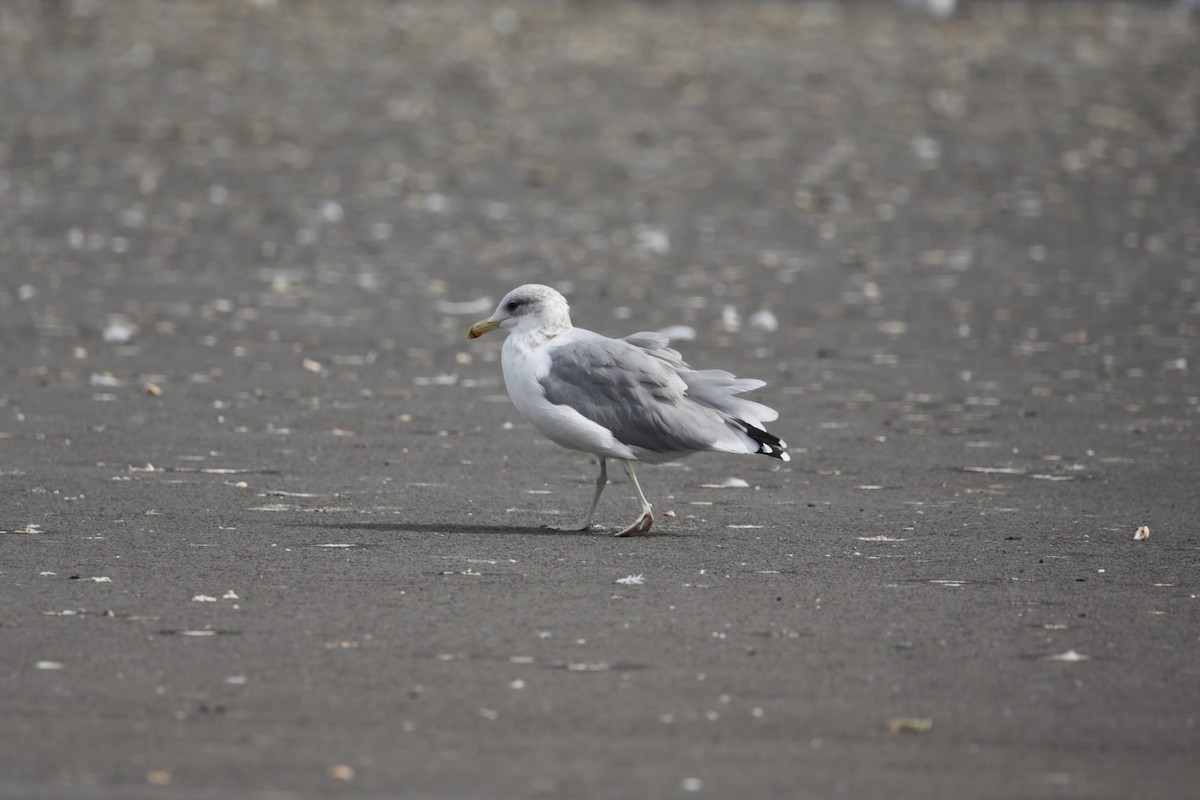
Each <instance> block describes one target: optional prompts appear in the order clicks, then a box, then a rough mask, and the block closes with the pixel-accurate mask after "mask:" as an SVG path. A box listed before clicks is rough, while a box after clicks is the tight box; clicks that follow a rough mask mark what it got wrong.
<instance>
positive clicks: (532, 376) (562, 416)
mask: <svg viewBox="0 0 1200 800" xmlns="http://www.w3.org/2000/svg"><path fill="white" fill-rule="evenodd" d="M568 335H569V334H568ZM501 365H502V366H503V368H504V385H505V387H507V389H508V396H509V397H510V398H512V402H513V405H514V406H516V408H517V411H519V412H520V414H521V416H522V417H524V418H525V419H526V420H528V421H529V423H530V424H531V425H533V427H535V428H537V429H538V431H539V432H540V433H541V434H542V435H543V436H545V437H546V438H547V439H549V440H550V441H552V442H554V443H555V444H557V445H560V446H562V447H566V448H568V449H571V450H582V451H583V452H585V453H595V454H596V455H599V456H604V457H607V458H626V459H635V458H636V456H635V455H634V453H633V451H632V450H630V449H629V447H627V446H626V445H624V444H622V443H620V442H618V441H616V440H615V439H614V438H613V435H612V433H611V432H610V431H609V430H608V429H607V428H604V427H602V426H600V425H597V424H596V423H594V422H592V421H591V420H589V419H587V418H586V417H584V416H583V415H582V414H580V413H579V412H578V411H576V410H575V409H573V408H570V407H568V406H556V405H554V404H553V403H551V402H549V401H548V400H547V399H546V396H545V393H544V392H543V391H542V386H541V384H540V383H539V381H540V380H541V379H542V378H544V377H546V375H548V374H549V372H550V358H549V355H548V354H547V352H546V348H545V346H543V345H532V346H531V343H530V340H529V339H528V338H527V337H525V336H522V335H521V334H520V333H516V332H514V333H510V334H509V336H508V338H507V339H505V340H504V348H503V350H501Z"/></svg>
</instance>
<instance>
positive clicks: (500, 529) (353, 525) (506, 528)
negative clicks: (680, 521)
mask: <svg viewBox="0 0 1200 800" xmlns="http://www.w3.org/2000/svg"><path fill="white" fill-rule="evenodd" d="M297 527H304V528H321V529H322V530H331V531H333V530H337V531H374V532H377V533H443V534H444V533H461V534H467V535H478V536H505V535H513V534H516V535H523V536H571V537H576V536H600V537H608V538H615V537H613V534H614V533H615V531H616V529H615V528H612V529H610V528H592V529H591V530H586V531H556V530H554V529H553V528H548V527H543V526H537V527H529V526H525V527H520V526H513V525H480V524H476V525H461V524H456V523H438V524H434V523H429V522H302V523H299V524H298V526H297ZM682 536H684V534H682V533H676V532H667V531H661V530H652V531H650V532H648V533H644V534H640V535H639V536H635V537H629V538H636V539H644V538H654V537H661V538H679V537H682Z"/></svg>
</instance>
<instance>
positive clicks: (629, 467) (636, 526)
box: [613, 459, 654, 536]
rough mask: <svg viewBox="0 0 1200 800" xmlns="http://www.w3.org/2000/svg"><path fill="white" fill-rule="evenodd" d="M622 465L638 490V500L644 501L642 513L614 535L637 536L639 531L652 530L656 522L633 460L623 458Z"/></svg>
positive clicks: (635, 489) (634, 488)
mask: <svg viewBox="0 0 1200 800" xmlns="http://www.w3.org/2000/svg"><path fill="white" fill-rule="evenodd" d="M621 466H622V467H624V468H625V474H626V475H628V476H629V482H630V483H632V484H633V490H634V491H635V492H637V496H638V500H640V501H641V503H642V515H641V516H640V517H638V519H637V521H636V522H634V523H633V524H632V525H630V526H629V527H628V528H626V529H625V530H623V531H621V532H620V533H616V534H613V535H614V536H637V535H638V534H639V533H645V532H646V531H648V530H650V526H651V525H653V524H654V515H653V514H651V513H650V510H651V509H650V504H649V503H647V502H646V495H644V494H642V487H641V486H640V485H638V479H637V474H636V473H634V471H633V462H632V461H626V460H624V459H622V460H621Z"/></svg>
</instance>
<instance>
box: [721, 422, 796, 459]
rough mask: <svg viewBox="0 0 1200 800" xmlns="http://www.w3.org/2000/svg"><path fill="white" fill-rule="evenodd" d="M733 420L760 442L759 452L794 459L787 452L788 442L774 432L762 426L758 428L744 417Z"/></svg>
mask: <svg viewBox="0 0 1200 800" xmlns="http://www.w3.org/2000/svg"><path fill="white" fill-rule="evenodd" d="M733 422H734V423H735V424H736V425H737V426H738V428H739V429H740V430H741V431H742V433H744V434H746V435H747V436H749V437H750V438H751V439H753V440H754V441H755V442H756V443H757V444H758V452H759V453H761V454H763V455H764V456H770V457H771V458H778V459H779V460H780V461H791V460H792V457H791V456H790V455H788V452H787V442H785V441H784V440H783V439H780V438H779V437H778V436H775V435H774V434H771V433H767V432H766V431H764V430H763V429H762V428H756V427H755V426H753V425H751V424H750V423H749V422H746V420H744V419H734V420H733Z"/></svg>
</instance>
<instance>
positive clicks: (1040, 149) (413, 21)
mask: <svg viewBox="0 0 1200 800" xmlns="http://www.w3.org/2000/svg"><path fill="white" fill-rule="evenodd" d="M1197 30H1198V27H1197V20H1196V19H1195V17H1194V14H1193V10H1192V8H1191V4H1189V3H1186V2H1185V3H1067V2H995V3H993V2H960V3H953V2H916V1H915V0H914V1H913V2H900V3H890V2H878V3H836V2H811V3H770V2H755V3H744V4H743V3H737V4H733V3H676V2H670V3H655V2H644V3H636V2H616V3H597V2H519V3H490V2H436V3H433V2H431V3H420V2H416V3H403V2H401V3H396V2H378V1H377V2H359V3H354V4H342V3H324V2H304V1H302V0H296V1H295V2H287V1H286V0H256V1H253V2H251V1H250V0H246V1H245V2H232V1H231V2H178V3H163V2H146V1H145V0H134V1H131V2H122V3H102V2H96V1H95V0H58V1H56V2H52V1H51V0H39V1H36V2H35V1H33V0H29V1H27V2H21V1H14V2H7V3H5V4H4V5H3V8H0V108H2V109H3V113H2V114H0V276H2V281H0V287H2V288H0V343H2V345H3V347H4V349H5V351H7V352H12V351H13V349H14V348H22V349H26V348H28V351H27V352H29V353H30V356H29V357H28V358H25V359H24V360H23V361H24V362H25V366H26V367H28V368H32V369H34V370H35V371H36V370H37V369H39V368H42V366H44V365H42V364H41V362H40V361H39V359H40V358H42V357H45V358H50V357H51V356H55V355H63V354H68V353H70V354H73V355H74V357H75V359H76V360H83V359H91V361H90V362H89V364H88V366H89V367H90V368H87V369H84V370H82V371H80V372H78V373H76V372H73V371H72V370H71V368H70V367H69V366H68V367H66V368H65V369H67V372H66V373H61V372H59V373H56V374H59V375H60V377H61V376H65V378H66V379H67V381H68V382H70V379H71V378H72V377H73V376H74V377H81V378H83V379H86V377H87V376H88V375H89V374H93V373H96V374H100V375H101V376H103V375H105V374H107V373H112V372H113V371H114V370H116V371H117V372H120V371H122V370H124V371H125V372H126V373H130V375H126V376H121V375H116V379H117V380H125V379H126V378H127V377H134V378H135V383H136V376H138V375H140V376H142V377H145V376H149V377H150V378H158V379H161V381H162V382H166V383H176V384H179V383H183V384H186V383H188V382H189V375H190V376H192V377H193V378H194V376H195V375H196V374H199V373H203V372H204V371H205V369H208V368H210V367H214V368H218V369H220V370H222V371H223V372H225V373H228V374H234V373H236V372H237V371H238V369H239V367H238V364H239V363H241V364H243V365H249V366H245V367H244V369H245V370H247V371H250V372H253V371H254V370H260V371H261V370H270V369H273V368H274V365H277V364H279V363H281V362H282V361H287V363H289V364H297V363H300V360H299V357H300V356H309V355H311V356H312V363H315V364H317V365H318V366H319V367H320V368H321V369H323V370H324V369H327V368H329V367H330V365H331V361H330V359H331V358H332V355H334V354H336V355H338V357H339V358H341V359H342V362H341V363H342V365H343V366H346V367H348V368H347V369H346V370H343V371H342V372H341V373H340V374H341V376H342V377H348V378H350V379H351V380H359V379H360V378H361V374H360V370H359V369H357V368H358V367H363V366H372V367H373V369H374V370H376V374H377V375H379V376H381V377H380V380H383V381H384V382H389V381H390V382H392V383H397V384H401V385H411V379H412V378H414V376H415V377H420V378H421V379H422V380H425V381H427V382H428V381H434V382H441V383H443V384H453V383H455V382H456V381H458V380H459V379H460V378H463V379H471V378H472V376H475V377H479V376H482V375H492V374H493V373H494V370H493V369H490V368H488V369H485V370H480V369H479V365H478V361H479V358H480V356H482V357H483V358H484V359H485V360H494V359H495V357H496V348H498V346H499V342H498V341H497V342H491V341H486V342H484V343H481V344H480V345H479V346H478V347H476V348H475V349H474V350H467V349H466V347H465V343H464V342H461V341H459V340H460V339H461V338H462V334H463V330H464V329H465V328H466V326H467V324H469V323H470V322H472V321H474V320H475V319H476V318H479V317H482V316H485V315H486V314H487V313H489V312H490V310H491V307H492V305H493V304H494V303H495V302H496V301H497V300H498V299H499V297H501V296H502V295H503V294H504V292H505V291H507V290H508V289H509V288H511V287H513V286H515V285H517V284H519V283H523V282H533V281H537V282H544V283H549V284H552V285H554V286H556V287H558V288H560V289H563V290H564V291H565V292H566V293H567V294H568V295H569V297H570V299H571V300H572V302H573V303H574V305H575V309H576V311H575V313H576V321H577V323H579V324H583V325H587V326H589V327H592V328H596V329H599V330H601V331H603V332H605V333H609V334H614V335H615V334H618V333H625V332H629V331H630V330H632V329H642V328H649V329H658V328H664V327H668V326H685V327H684V328H679V327H676V328H675V330H674V333H676V334H677V336H679V337H680V338H681V339H687V338H689V337H690V336H691V335H693V334H694V335H696V336H697V337H698V339H699V340H700V342H699V343H698V344H697V346H700V344H701V343H703V345H704V346H706V347H716V348H717V352H716V355H714V356H713V358H715V359H716V360H717V361H723V362H725V365H726V366H728V365H731V364H736V363H737V362H739V361H741V360H742V359H753V360H754V361H755V362H757V366H756V371H757V373H759V374H762V375H763V377H766V378H769V379H771V378H775V377H778V378H779V379H782V380H784V381H788V380H792V379H795V382H796V384H797V386H796V387H794V391H796V392H803V391H805V390H804V388H803V387H802V386H800V385H799V383H800V382H801V379H815V377H814V376H817V375H818V374H819V371H820V367H821V365H819V364H817V363H816V362H818V361H822V360H828V361H839V363H841V364H842V366H843V368H844V369H843V372H842V373H841V374H843V375H845V374H849V375H851V377H850V378H849V380H850V384H849V385H848V386H846V387H843V388H845V389H846V390H847V391H854V390H858V389H863V390H870V391H875V390H879V389H882V390H884V391H886V392H887V393H888V394H889V395H891V396H893V397H903V396H904V395H905V393H906V392H907V393H910V394H911V393H913V392H916V393H917V394H922V393H928V392H929V391H933V390H931V389H929V388H928V387H925V388H922V382H923V381H928V380H931V379H933V378H934V377H935V376H936V377H939V378H945V377H946V376H948V375H953V376H963V377H964V380H967V381H968V382H970V381H971V380H973V379H981V380H983V381H985V383H984V386H983V389H984V390H986V391H985V393H987V392H991V393H993V394H995V393H997V392H1000V393H1003V392H1004V391H1008V390H1011V391H1012V392H1013V393H1014V394H1015V395H1017V396H1020V397H1028V396H1029V393H1030V391H1031V389H1038V388H1039V387H1038V386H1037V385H1036V384H1038V383H1045V382H1056V381H1060V380H1066V381H1067V382H1068V384H1069V385H1066V386H1064V387H1063V388H1061V389H1060V388H1053V389H1047V388H1045V387H1041V390H1042V391H1043V392H1045V393H1054V394H1070V395H1072V396H1074V395H1077V394H1079V392H1085V393H1086V392H1091V393H1093V394H1094V393H1096V392H1099V393H1100V394H1101V395H1103V397H1101V398H1099V399H1098V402H1102V403H1106V404H1107V403H1112V404H1117V405H1120V404H1122V403H1125V402H1132V401H1129V399H1128V398H1125V397H1122V395H1121V392H1122V385H1121V381H1122V379H1126V378H1129V377H1130V376H1133V377H1134V378H1140V377H1143V376H1153V377H1157V378H1160V379H1161V380H1163V381H1164V383H1163V384H1162V392H1161V393H1160V394H1161V396H1163V397H1169V402H1168V404H1169V405H1174V406H1178V407H1186V406H1187V405H1188V398H1189V397H1190V398H1192V399H1193V400H1194V397H1193V396H1192V394H1191V393H1189V391H1190V390H1189V391H1185V389H1186V388H1187V383H1188V378H1187V371H1188V369H1189V368H1192V369H1194V367H1195V359H1194V350H1195V341H1196V335H1197V325H1198V324H1200V318H1198V306H1200V299H1198V293H1197V283H1198V281H1200V202H1198V196H1200V192H1198V189H1197V187H1198V186H1200V147H1198V143H1197V134H1198V126H1200V108H1198V105H1200V46H1198V40H1200V36H1198V33H1197ZM689 328H690V330H689ZM1134 343H1136V346H1135V344H1134ZM113 346H116V347H115V348H114V347H113ZM121 346H124V347H125V349H124V350H122V349H121ZM938 348H942V349H943V350H945V352H944V353H942V354H941V355H939V356H937V357H936V358H932V357H930V356H929V354H930V353H932V352H935V351H937V349H938ZM35 353H40V354H41V356H34V355H33V354H35ZM122 354H124V355H125V356H130V355H135V356H137V358H138V360H137V362H136V364H134V362H131V361H130V360H129V359H128V358H126V359H125V360H124V361H122V359H121V355H122ZM1008 356H1019V357H1023V358H1025V359H1026V361H1025V362H1024V365H1023V366H1022V367H1021V372H1020V374H1021V378H1020V380H1019V381H1018V384H1020V383H1024V384H1035V385H1034V386H1029V385H1018V386H1015V387H1014V386H1013V385H1012V384H1011V383H1010V382H1004V383H998V382H997V380H996V379H995V376H991V377H988V376H983V377H982V378H981V369H983V371H984V372H986V371H987V370H988V369H991V366H987V367H986V368H985V365H991V364H992V363H993V362H992V361H991V359H994V358H996V357H1008ZM181 357H185V358H196V359H199V362H198V363H197V364H195V365H191V366H188V367H187V368H186V369H184V368H182V367H181V366H180V364H181V362H180V361H179V359H180V358H181ZM1063 358H1066V359H1068V360H1070V361H1071V362H1072V363H1071V367H1070V369H1073V370H1075V371H1074V372H1071V373H1069V375H1068V377H1067V378H1065V379H1064V378H1062V375H1063V372H1064V369H1063V368H1062V367H1061V364H1059V363H1058V361H1059V360H1061V359H1063ZM1189 358H1190V359H1191V360H1190V361H1189ZM226 361H228V362H230V363H225V362H226ZM934 361H936V362H937V363H930V362H934ZM34 362H37V363H34ZM217 362H221V363H220V364H218V363H217ZM71 363H72V362H71V361H70V359H67V364H68V365H69V364H71ZM310 366H311V364H310ZM895 367H901V368H900V369H888V368H895ZM45 368H46V369H47V370H48V371H49V372H50V373H54V372H55V370H56V369H58V368H55V367H45ZM881 368H882V369H881ZM948 368H949V369H948ZM856 371H857V372H861V375H858V374H857V372H856ZM797 373H799V378H797V377H796V376H797ZM327 374H328V373H327ZM299 376H300V378H303V373H299ZM103 380H104V379H103V377H102V378H101V382H103ZM989 380H990V381H991V383H990V384H988V383H987V381H989ZM859 381H861V383H860V382H859ZM192 382H193V383H194V382H195V381H192ZM989 385H990V387H991V388H990V389H989V388H988V387H989ZM978 388H979V387H976V389H978ZM974 393H977V392H974Z"/></svg>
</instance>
